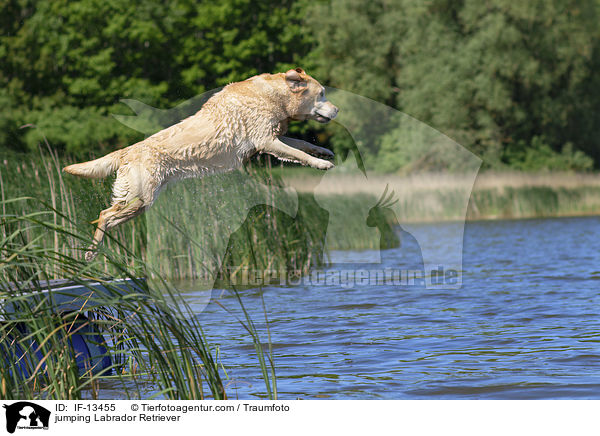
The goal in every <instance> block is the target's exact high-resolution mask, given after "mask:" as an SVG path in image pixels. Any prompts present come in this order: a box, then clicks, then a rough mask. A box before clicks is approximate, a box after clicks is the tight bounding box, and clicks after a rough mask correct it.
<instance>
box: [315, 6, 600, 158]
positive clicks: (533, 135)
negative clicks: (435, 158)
mask: <svg viewBox="0 0 600 436" xmlns="http://www.w3.org/2000/svg"><path fill="white" fill-rule="evenodd" d="M310 17H311V19H310V20H309V21H308V22H307V23H310V24H311V25H312V26H313V29H314V32H315V37H316V39H317V44H318V50H316V51H315V61H316V63H317V65H318V67H319V68H318V71H319V74H322V75H326V76H327V79H326V80H328V81H329V82H330V83H331V84H333V85H334V86H337V87H340V88H344V89H347V90H350V91H354V92H357V93H360V94H362V95H365V96H368V97H371V98H375V99H377V100H379V101H381V102H384V103H387V104H389V105H391V106H393V107H395V108H398V109H399V110H402V111H404V112H406V113H408V114H409V115H412V116H414V117H416V118H417V119H419V120H421V121H424V122H426V123H429V124H430V125H431V126H433V127H434V128H436V129H439V130H440V131H442V132H443V133H445V134H447V135H448V136H450V137H452V138H453V139H455V140H456V141H458V142H459V143H461V144H463V145H465V146H467V147H468V148H470V149H471V150H473V151H475V152H476V153H478V154H480V155H481V156H483V157H484V158H485V159H486V162H487V164H488V165H492V166H499V165H502V164H504V163H510V158H509V155H510V156H514V153H512V151H514V149H515V148H528V147H530V146H531V144H532V143H533V142H534V139H535V141H537V143H539V142H540V141H541V142H542V143H544V144H546V146H547V148H546V147H543V149H544V150H546V151H547V150H550V151H551V152H552V153H555V154H556V155H560V154H561V153H563V149H564V147H565V145H566V144H571V145H570V146H569V147H573V149H574V150H575V151H577V150H579V151H581V152H584V153H587V154H589V155H591V156H593V157H594V158H595V160H596V163H597V164H598V163H600V147H598V145H599V143H598V141H599V140H600V139H598V135H596V132H597V126H598V125H599V124H598V121H600V120H599V119H598V117H599V115H598V114H600V87H599V86H600V82H599V79H598V78H597V74H594V72H595V71H597V67H598V62H599V57H598V54H599V51H598V50H599V48H600V45H599V41H600V39H599V36H600V32H599V28H598V26H597V22H598V2H597V1H592V0H552V1H547V0H534V1H531V2H525V3H523V2H521V3H519V2H512V1H509V0H492V1H488V2H480V1H476V0H465V1H462V2H452V1H449V0H433V1H430V2H426V3H425V2H418V1H413V0H379V1H374V2H369V3H368V5H367V6H366V7H365V3H363V2H361V1H359V0H333V1H331V2H328V3H320V4H317V5H314V6H312V13H311V15H310ZM388 128H389V129H390V130H391V129H393V126H388ZM388 136H389V135H388ZM374 141H375V143H374V144H371V147H372V148H373V149H374V150H379V149H380V146H381V142H377V139H374ZM343 145H344V144H340V146H343ZM533 148H534V149H535V148H536V147H533ZM385 149H386V153H393V151H394V147H393V145H392V144H391V143H390V141H389V137H388V141H387V143H386V147H385ZM538 149H539V147H538ZM509 152H510V153H509ZM567 152H568V150H567ZM578 156H579V155H578ZM383 158H384V156H379V157H378V159H383Z"/></svg>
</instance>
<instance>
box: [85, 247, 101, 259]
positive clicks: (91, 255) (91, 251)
mask: <svg viewBox="0 0 600 436" xmlns="http://www.w3.org/2000/svg"><path fill="white" fill-rule="evenodd" d="M96 256H98V251H97V250H96V249H95V248H92V247H90V249H89V250H88V251H86V252H85V261H86V262H91V261H92V260H94V259H95V258H96Z"/></svg>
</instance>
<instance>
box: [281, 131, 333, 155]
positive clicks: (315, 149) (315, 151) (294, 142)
mask: <svg viewBox="0 0 600 436" xmlns="http://www.w3.org/2000/svg"><path fill="white" fill-rule="evenodd" d="M279 139H280V140H281V142H283V143H284V144H287V145H289V146H290V147H294V148H297V149H298V150H302V151H303V152H305V153H309V154H312V155H317V156H321V157H324V158H325V159H331V158H333V157H334V154H333V152H332V151H331V150H328V149H326V148H323V147H319V146H318V145H314V144H311V143H310V142H306V141H303V140H302V139H296V138H288V137H287V136H280V137H279Z"/></svg>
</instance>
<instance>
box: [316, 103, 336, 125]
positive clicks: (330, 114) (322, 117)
mask: <svg viewBox="0 0 600 436" xmlns="http://www.w3.org/2000/svg"><path fill="white" fill-rule="evenodd" d="M338 112H339V109H338V108H337V107H335V106H334V105H331V108H330V109H329V110H327V111H324V110H318V111H316V112H315V115H314V119H315V121H318V122H319V123H328V122H330V121H331V120H333V119H334V118H335V117H336V116H337V114H338Z"/></svg>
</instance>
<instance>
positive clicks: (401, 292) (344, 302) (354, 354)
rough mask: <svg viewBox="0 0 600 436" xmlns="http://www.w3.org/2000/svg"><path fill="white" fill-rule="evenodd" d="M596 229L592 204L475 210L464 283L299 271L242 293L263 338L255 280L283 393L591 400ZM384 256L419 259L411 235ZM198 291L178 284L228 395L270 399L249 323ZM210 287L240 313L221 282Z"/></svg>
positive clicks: (596, 348)
mask: <svg viewBox="0 0 600 436" xmlns="http://www.w3.org/2000/svg"><path fill="white" fill-rule="evenodd" d="M449 225H451V224H431V225H426V226H425V227H424V228H425V229H426V230H428V231H430V232H431V234H432V235H435V234H437V233H443V232H444V231H445V227H446V226H449ZM398 231H400V229H398ZM599 241H600V217H585V218H558V219H535V220H514V221H493V222H470V223H467V224H466V228H465V237H464V261H463V269H464V271H463V286H462V288H461V289H453V290H439V289H425V288H424V287H423V286H392V285H373V286H357V287H342V286H335V285H331V286H327V285H318V286H308V285H303V284H299V285H296V286H271V287H266V288H264V289H263V290H262V291H259V290H252V289H247V290H244V291H241V294H242V296H243V301H244V302H245V305H246V307H247V308H248V309H249V311H250V312H251V315H252V318H253V319H254V321H255V322H256V325H257V329H258V330H259V334H260V335H261V339H262V341H263V342H264V343H267V342H268V338H267V333H266V329H265V322H264V317H265V315H264V312H263V309H262V302H261V298H260V297H261V293H260V292H262V296H263V298H264V302H265V305H266V313H267V315H268V318H269V321H270V334H271V342H272V345H273V355H274V360H275V365H276V371H277V389H278V394H279V398H280V399H295V398H306V399H310V398H331V399H477V398H485V399H576V398H595V399H599V398H600V313H599V312H600V247H599ZM346 255H349V256H351V255H352V253H346ZM381 257H382V262H383V265H382V266H383V267H387V266H390V267H392V266H393V267H397V266H398V265H402V266H405V267H407V268H410V267H411V266H412V265H410V263H411V259H413V260H414V259H418V261H420V259H419V252H418V249H417V247H416V245H415V244H414V241H411V240H410V238H404V241H403V246H402V248H400V249H393V250H386V251H384V252H382V256H381ZM338 267H339V265H338ZM332 268H336V266H335V265H333V266H332ZM343 268H349V266H348V265H347V264H345V265H344V266H343ZM202 297H203V294H202V293H198V294H196V293H195V292H194V291H193V290H191V291H187V292H186V298H187V299H188V300H189V301H190V302H191V303H192V305H195V306H196V308H197V309H198V315H197V316H198V318H199V319H200V320H201V321H202V325H203V327H204V330H205V333H206V335H207V337H208V339H209V341H210V342H211V343H213V344H220V354H219V360H220V361H221V362H222V363H223V364H224V365H225V368H226V370H227V375H228V377H229V379H228V380H226V383H227V392H228V395H229V398H236V397H238V398H240V399H253V398H264V393H265V386H264V382H263V381H262V378H261V372H260V367H259V365H258V360H257V357H256V354H255V351H254V347H253V345H252V341H251V339H250V337H249V335H248V334H247V333H246V332H245V330H244V329H243V328H242V327H241V325H240V324H239V322H238V321H237V320H236V319H235V318H234V317H233V316H232V315H230V314H228V313H227V312H225V311H224V310H223V309H222V308H220V307H219V306H218V305H216V304H214V303H210V304H208V306H207V307H205V308H204V306H203V305H202V304H200V302H201V300H202ZM216 297H220V302H221V303H222V304H223V305H225V306H226V307H227V308H228V309H230V310H232V311H234V312H235V313H237V314H238V316H240V317H242V315H241V312H240V310H239V306H238V304H237V302H236V300H235V298H233V297H232V296H231V295H230V294H228V292H222V291H219V290H215V291H213V298H216ZM261 321H262V322H261Z"/></svg>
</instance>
